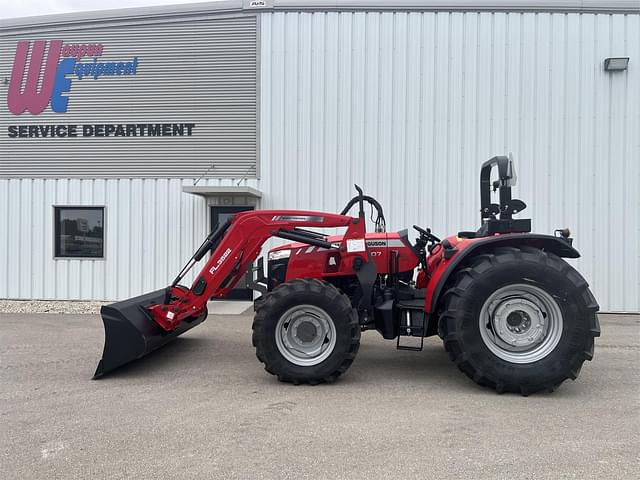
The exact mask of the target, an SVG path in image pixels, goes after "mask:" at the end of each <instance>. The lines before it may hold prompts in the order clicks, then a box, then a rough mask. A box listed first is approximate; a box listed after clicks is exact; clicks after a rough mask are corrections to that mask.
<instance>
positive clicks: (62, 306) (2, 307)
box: [0, 300, 111, 314]
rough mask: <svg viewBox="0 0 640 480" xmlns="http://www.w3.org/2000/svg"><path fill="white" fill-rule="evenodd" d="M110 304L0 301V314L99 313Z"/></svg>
mask: <svg viewBox="0 0 640 480" xmlns="http://www.w3.org/2000/svg"><path fill="white" fill-rule="evenodd" d="M108 303H111V302H75V301H74V302H62V301H54V300H0V313H83V314H92V313H100V307H101V306H102V305H106V304H108Z"/></svg>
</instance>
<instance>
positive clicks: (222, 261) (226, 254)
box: [209, 248, 231, 274]
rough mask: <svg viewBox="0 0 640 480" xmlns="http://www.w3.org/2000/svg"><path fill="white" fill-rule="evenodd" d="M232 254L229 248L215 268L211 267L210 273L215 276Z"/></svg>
mask: <svg viewBox="0 0 640 480" xmlns="http://www.w3.org/2000/svg"><path fill="white" fill-rule="evenodd" d="M230 253H231V249H230V248H227V249H226V250H225V251H224V253H223V254H222V256H221V257H220V258H219V259H218V262H217V263H216V264H215V265H214V266H213V267H211V269H210V270H209V273H211V274H213V273H214V272H215V271H216V270H218V269H219V268H220V266H221V265H222V264H223V263H224V261H225V260H226V259H227V257H228V256H229V254H230Z"/></svg>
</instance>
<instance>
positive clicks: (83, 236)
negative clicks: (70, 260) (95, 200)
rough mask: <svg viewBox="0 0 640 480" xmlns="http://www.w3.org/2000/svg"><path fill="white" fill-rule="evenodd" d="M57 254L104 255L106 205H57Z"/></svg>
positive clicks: (99, 256) (93, 256)
mask: <svg viewBox="0 0 640 480" xmlns="http://www.w3.org/2000/svg"><path fill="white" fill-rule="evenodd" d="M55 256H56V257H81V258H85V257H86V258H101V257H104V207H55Z"/></svg>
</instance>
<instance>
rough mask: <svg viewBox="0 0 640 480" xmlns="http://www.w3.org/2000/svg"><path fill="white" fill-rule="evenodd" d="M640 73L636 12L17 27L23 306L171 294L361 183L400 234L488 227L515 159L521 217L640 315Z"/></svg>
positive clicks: (130, 15) (2, 272)
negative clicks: (261, 219)
mask: <svg viewBox="0 0 640 480" xmlns="http://www.w3.org/2000/svg"><path fill="white" fill-rule="evenodd" d="M611 57H614V58H617V57H623V58H628V64H627V65H626V67H625V69H623V70H620V71H611V70H607V69H605V68H604V62H605V59H606V58H611ZM40 60H41V62H40ZM47 62H50V68H48V67H47V65H49V64H48V63H47ZM40 63H41V64H42V65H41V66H42V68H41V69H40V70H38V69H37V66H39V65H40ZM34 65H36V67H34V71H33V73H32V72H31V70H30V68H32V67H33V66H34ZM639 65H640V6H639V4H638V2H637V1H612V2H605V1H589V2H586V1H558V2H548V1H547V2H518V1H504V2H495V1H494V2H486V5H485V4H484V2H433V1H423V2H384V3H378V2H367V5H366V7H363V2H342V1H338V2H336V1H333V2H323V1H314V2H292V1H277V0H276V1H260V2H256V1H244V2H243V1H239V0H238V1H223V2H212V3H205V4H193V5H181V6H176V7H154V8H143V9H125V10H114V11H106V12H97V13H95V12H92V13H86V14H73V15H52V16H47V17H34V18H25V19H16V20H9V21H6V20H5V21H2V23H1V24H0V80H2V81H1V82H0V91H1V97H2V100H1V101H0V131H1V132H2V133H1V135H0V298H11V299H72V300H89V299H94V300H118V299H123V298H127V297H131V296H134V295H138V294H141V293H144V292H146V291H150V290H153V289H157V288H160V287H162V286H165V285H166V284H167V283H168V282H170V281H171V279H172V278H173V277H174V276H175V273H177V272H178V271H179V270H180V268H181V266H182V264H183V263H185V262H186V260H187V259H188V258H189V257H190V255H191V254H192V252H193V250H195V248H197V246H198V245H199V244H200V243H201V241H202V239H203V238H204V236H205V235H206V234H207V232H208V231H209V230H210V228H212V226H213V225H214V224H215V223H216V222H217V221H220V220H224V218H225V217H226V216H228V215H230V214H232V213H234V212H235V211H240V210H243V209H247V208H294V209H296V208H300V209H311V210H326V211H339V210H341V209H342V207H343V206H344V204H345V203H346V202H347V200H348V199H350V198H351V197H352V196H353V194H354V191H353V184H354V183H357V184H359V185H361V186H362V187H363V188H364V190H365V192H366V193H367V194H369V195H373V196H375V197H376V198H377V199H378V200H379V201H380V202H381V203H382V205H383V206H384V208H385V214H386V217H387V228H388V229H392V230H397V229H401V228H406V227H411V225H413V224H419V225H422V226H430V227H431V228H432V229H433V231H434V232H436V233H438V234H442V235H444V234H452V233H456V232H457V231H459V230H471V229H475V228H477V227H478V226H479V167H480V164H481V163H482V162H483V161H484V160H486V159H488V158H490V157H492V156H494V155H502V154H508V153H510V152H511V153H513V156H514V159H515V163H516V167H517V170H518V185H517V187H516V195H517V196H518V198H522V199H523V200H524V201H525V202H526V203H527V204H528V209H527V210H526V211H525V212H524V213H523V214H522V216H523V217H531V218H532V220H533V228H534V230H535V231H538V232H543V233H551V232H553V230H554V229H556V228H561V227H569V228H570V229H571V231H572V234H573V235H572V236H574V237H575V241H574V242H575V246H576V247H577V248H578V250H579V251H580V252H581V253H582V258H580V259H578V260H577V261H575V262H574V263H575V265H576V266H577V268H578V269H579V270H580V271H581V272H582V273H583V274H584V276H585V277H586V278H587V280H588V281H589V283H590V284H591V286H592V288H593V291H594V293H595V294H596V297H597V298H598V300H599V302H600V304H601V307H602V309H603V310H606V311H633V312H637V311H640V193H639V189H638V185H639V184H640V67H639ZM30 82H31V83H30ZM5 99H6V100H5ZM244 293H246V292H240V291H239V292H238V294H239V295H240V296H242V295H243V294H244Z"/></svg>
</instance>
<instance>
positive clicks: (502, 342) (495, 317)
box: [479, 284, 563, 364]
mask: <svg viewBox="0 0 640 480" xmlns="http://www.w3.org/2000/svg"><path fill="white" fill-rule="evenodd" d="M479 321H480V334H481V336H482V340H483V342H484V344H485V345H486V346H487V348H488V349H489V350H490V351H491V352H492V353H493V354H494V355H496V356H498V357H499V358H501V359H503V360H506V361H507V362H510V363H520V364H523V363H533V362H537V361H538V360H542V359H543V358H545V357H546V356H547V355H549V354H550V353H551V352H552V351H553V350H554V348H556V346H557V345H558V343H559V342H560V338H561V337H562V328H563V318H562V311H561V310H560V307H559V306H558V303H557V302H556V301H555V299H554V298H553V297H552V296H551V295H550V294H549V293H547V292H546V291H544V290H543V289H542V288H540V287H537V286H535V285H528V284H514V285H507V286H506V287H502V288H499V289H498V290H496V291H495V292H493V293H492V294H491V295H490V296H489V298H487V300H486V301H485V302H484V305H483V306H482V310H481V313H480V319H479Z"/></svg>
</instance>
